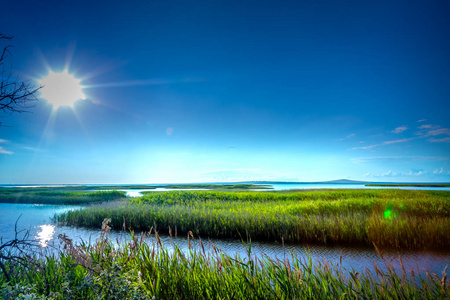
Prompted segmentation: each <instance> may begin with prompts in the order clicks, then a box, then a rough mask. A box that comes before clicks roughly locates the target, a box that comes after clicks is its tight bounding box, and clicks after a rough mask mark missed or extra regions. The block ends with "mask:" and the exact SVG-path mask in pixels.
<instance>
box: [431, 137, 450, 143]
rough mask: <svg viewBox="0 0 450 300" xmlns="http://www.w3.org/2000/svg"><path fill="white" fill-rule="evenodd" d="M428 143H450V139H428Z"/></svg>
mask: <svg viewBox="0 0 450 300" xmlns="http://www.w3.org/2000/svg"><path fill="white" fill-rule="evenodd" d="M428 141H429V142H432V143H450V137H446V138H442V139H435V138H431V139H428Z"/></svg>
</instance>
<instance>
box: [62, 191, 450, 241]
mask: <svg viewBox="0 0 450 300" xmlns="http://www.w3.org/2000/svg"><path fill="white" fill-rule="evenodd" d="M449 215H450V192H428V191H405V190H338V191H320V192H298V193H273V192H242V193H238V192H210V191H189V192H188V191H176V192H161V193H155V192H152V193H148V194H146V195H145V196H143V197H141V198H138V199H132V200H130V201H129V203H127V204H124V205H120V206H115V207H92V208H86V209H80V210H74V211H68V212H66V213H63V214H61V215H59V216H55V220H56V221H58V222H61V223H65V224H67V225H76V226H89V227H98V226H99V224H101V222H102V220H103V219H104V218H111V220H112V226H113V228H116V229H121V228H122V224H123V221H124V220H125V222H126V225H127V227H128V228H131V229H134V230H142V231H148V230H149V228H150V227H154V228H155V227H156V228H157V230H158V231H159V232H161V233H168V232H169V230H170V229H172V230H177V232H179V233H187V232H189V231H192V232H193V233H194V234H196V235H200V236H202V237H226V238H245V237H247V236H250V237H251V238H252V239H255V240H264V241H286V242H300V243H301V242H309V243H320V244H345V245H349V244H359V245H369V246H371V245H372V243H373V242H375V243H376V244H377V245H378V246H379V247H390V248H392V247H393V248H407V249H432V248H435V249H449V247H450V239H448V237H447V234H448V232H450V218H449V217H448V216H449Z"/></svg>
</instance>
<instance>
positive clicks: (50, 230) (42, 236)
mask: <svg viewBox="0 0 450 300" xmlns="http://www.w3.org/2000/svg"><path fill="white" fill-rule="evenodd" d="M54 234H55V226H54V225H40V226H39V231H38V233H37V235H36V236H35V238H36V239H37V240H38V241H39V244H40V245H41V247H44V248H45V247H47V246H48V242H49V241H51V240H52V239H53V236H54Z"/></svg>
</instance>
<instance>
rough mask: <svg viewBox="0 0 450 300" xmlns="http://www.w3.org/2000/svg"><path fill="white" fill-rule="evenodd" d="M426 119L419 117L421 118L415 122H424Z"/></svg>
mask: <svg viewBox="0 0 450 300" xmlns="http://www.w3.org/2000/svg"><path fill="white" fill-rule="evenodd" d="M426 120H427V119H421V120H417V123H420V122H425V121H426Z"/></svg>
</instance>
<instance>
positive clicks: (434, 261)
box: [0, 203, 450, 274]
mask: <svg viewBox="0 0 450 300" xmlns="http://www.w3.org/2000/svg"><path fill="white" fill-rule="evenodd" d="M78 208H80V206H65V205H30V204H9V203H0V212H1V214H0V228H1V229H2V231H1V232H0V236H1V237H2V240H3V242H5V241H7V240H10V239H13V238H14V224H15V222H16V220H17V219H18V218H19V216H21V217H20V219H19V220H18V222H17V225H18V229H19V230H22V229H25V230H29V232H30V237H31V238H33V239H36V240H38V241H39V243H40V244H41V245H42V246H43V247H44V248H47V249H49V248H52V249H53V247H58V245H59V244H58V243H59V241H58V239H57V236H58V235H59V234H66V235H67V236H68V237H69V238H71V239H73V240H74V241H76V242H79V241H81V240H84V241H88V240H89V239H91V240H95V239H97V238H98V237H99V236H100V230H91V229H86V228H76V227H67V226H57V225H55V224H54V223H52V221H51V217H53V215H54V214H56V213H61V212H64V211H67V210H71V209H78ZM100 225H101V224H99V229H100ZM111 237H112V238H113V239H115V238H116V237H117V238H121V239H127V238H129V236H128V234H127V233H122V232H114V231H113V232H111ZM161 239H162V241H163V243H164V245H166V246H167V248H168V249H169V250H171V249H173V244H176V245H178V246H179V247H180V248H181V249H182V250H183V251H186V252H188V242H187V239H186V237H185V236H178V237H177V239H174V240H173V239H171V238H170V237H168V236H162V237H161ZM148 242H149V243H155V239H154V237H149V238H148ZM203 242H204V245H205V248H206V250H207V251H212V248H211V245H210V243H211V242H212V243H214V245H215V246H217V247H218V248H220V249H221V250H222V251H224V252H225V253H226V254H228V255H231V256H235V255H236V254H238V255H239V256H240V257H242V258H245V257H247V252H246V248H245V246H244V245H243V244H242V242H241V241H238V240H227V239H212V240H211V241H208V240H204V241H203ZM193 244H194V247H197V249H200V248H199V245H198V239H195V240H194V242H193ZM305 251H308V253H309V255H311V258H312V259H313V261H316V262H317V261H323V260H327V261H328V262H332V263H338V262H339V259H340V256H341V254H342V257H343V259H342V265H343V266H344V267H345V268H347V269H349V270H350V269H351V268H354V269H355V270H357V271H359V272H362V271H363V270H364V268H365V267H366V268H368V269H369V270H373V263H374V262H375V263H376V264H377V265H378V266H379V267H380V268H381V269H385V268H384V266H385V261H383V260H382V259H381V258H380V256H379V255H378V254H377V253H376V251H375V250H374V249H372V248H364V247H363V248H358V247H343V246H333V247H331V246H317V245H298V244H286V245H281V244H279V243H264V242H255V241H254V242H252V253H253V254H254V255H258V256H262V255H263V254H265V255H268V256H269V257H271V258H280V259H284V258H285V257H286V258H289V253H291V252H292V253H295V254H296V255H300V256H301V257H303V258H306V254H305ZM383 255H384V257H385V259H386V260H387V261H388V262H392V264H393V265H394V267H395V269H396V270H398V271H399V272H400V270H401V269H400V265H399V261H398V255H399V253H398V252H397V251H391V252H386V253H384V254H383ZM400 255H401V257H402V260H403V263H404V265H405V267H406V268H407V269H410V268H412V267H414V269H417V268H418V269H419V270H420V271H421V272H423V271H424V270H425V269H427V270H433V271H434V272H436V273H437V274H441V272H442V270H443V269H444V268H445V266H446V265H447V264H450V252H449V251H448V249H447V251H446V252H433V251H403V252H402V253H400Z"/></svg>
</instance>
